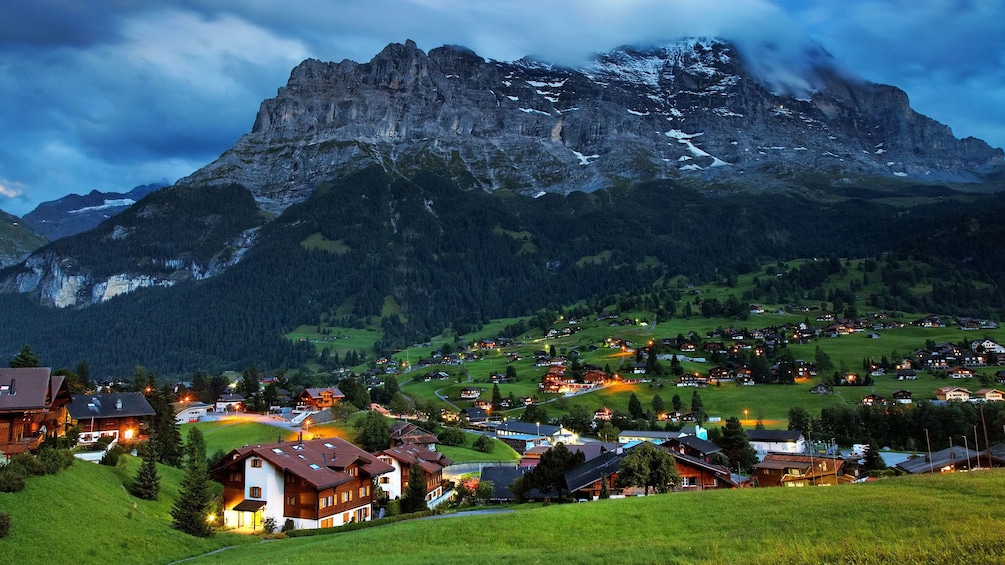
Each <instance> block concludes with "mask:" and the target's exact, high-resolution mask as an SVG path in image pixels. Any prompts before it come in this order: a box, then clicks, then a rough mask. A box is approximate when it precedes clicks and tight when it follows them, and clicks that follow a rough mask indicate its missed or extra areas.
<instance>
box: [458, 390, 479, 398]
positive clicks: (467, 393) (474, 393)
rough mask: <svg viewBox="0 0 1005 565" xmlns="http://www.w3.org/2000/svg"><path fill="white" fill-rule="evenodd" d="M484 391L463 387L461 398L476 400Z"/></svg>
mask: <svg viewBox="0 0 1005 565" xmlns="http://www.w3.org/2000/svg"><path fill="white" fill-rule="evenodd" d="M481 394H482V391H481V390H480V389H477V388H470V387H469V388H462V389H461V394H460V398H461V400H475V399H477V398H478V397H479V396H481Z"/></svg>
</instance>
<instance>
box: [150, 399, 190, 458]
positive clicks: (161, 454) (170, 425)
mask: <svg viewBox="0 0 1005 565" xmlns="http://www.w3.org/2000/svg"><path fill="white" fill-rule="evenodd" d="M171 398H172V394H171V389H170V388H168V386H167V385H164V386H163V387H162V388H161V389H160V390H159V391H157V392H156V393H154V394H153V395H151V397H150V406H151V408H153V409H154V415H153V416H152V421H151V425H150V443H151V447H152V449H153V450H154V455H155V457H156V459H157V461H158V462H159V463H163V464H165V465H170V466H172V467H181V466H182V455H183V452H182V441H181V431H180V430H179V429H178V421H177V420H175V417H174V410H172V409H171Z"/></svg>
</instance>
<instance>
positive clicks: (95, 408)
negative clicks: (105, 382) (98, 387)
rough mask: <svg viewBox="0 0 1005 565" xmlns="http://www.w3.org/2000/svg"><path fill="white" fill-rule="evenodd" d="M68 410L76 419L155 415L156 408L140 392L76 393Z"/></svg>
mask: <svg viewBox="0 0 1005 565" xmlns="http://www.w3.org/2000/svg"><path fill="white" fill-rule="evenodd" d="M66 410H67V411H68V412H69V413H70V417H71V418H73V419H74V420H85V419H91V418H94V419H102V418H123V417H129V416H136V417H143V416H153V415H154V409H153V408H152V407H151V406H150V403H149V402H147V399H146V397H145V396H143V393H140V392H116V393H111V394H75V395H73V402H72V403H71V404H70V405H69V406H67V407H66Z"/></svg>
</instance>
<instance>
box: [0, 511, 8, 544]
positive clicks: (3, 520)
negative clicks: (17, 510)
mask: <svg viewBox="0 0 1005 565" xmlns="http://www.w3.org/2000/svg"><path fill="white" fill-rule="evenodd" d="M9 533H10V514H8V513H6V512H0V539H3V538H5V537H7V534H9Z"/></svg>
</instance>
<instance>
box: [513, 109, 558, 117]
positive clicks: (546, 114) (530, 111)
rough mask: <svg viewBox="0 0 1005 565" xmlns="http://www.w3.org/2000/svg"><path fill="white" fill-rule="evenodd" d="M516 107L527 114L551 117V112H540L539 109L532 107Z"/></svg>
mask: <svg viewBox="0 0 1005 565" xmlns="http://www.w3.org/2000/svg"><path fill="white" fill-rule="evenodd" d="M517 109H518V110H520V111H521V112H524V113H527V114H541V115H542V116H548V117H551V114H549V113H548V112H542V111H541V110H535V109H533V108H517Z"/></svg>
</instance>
